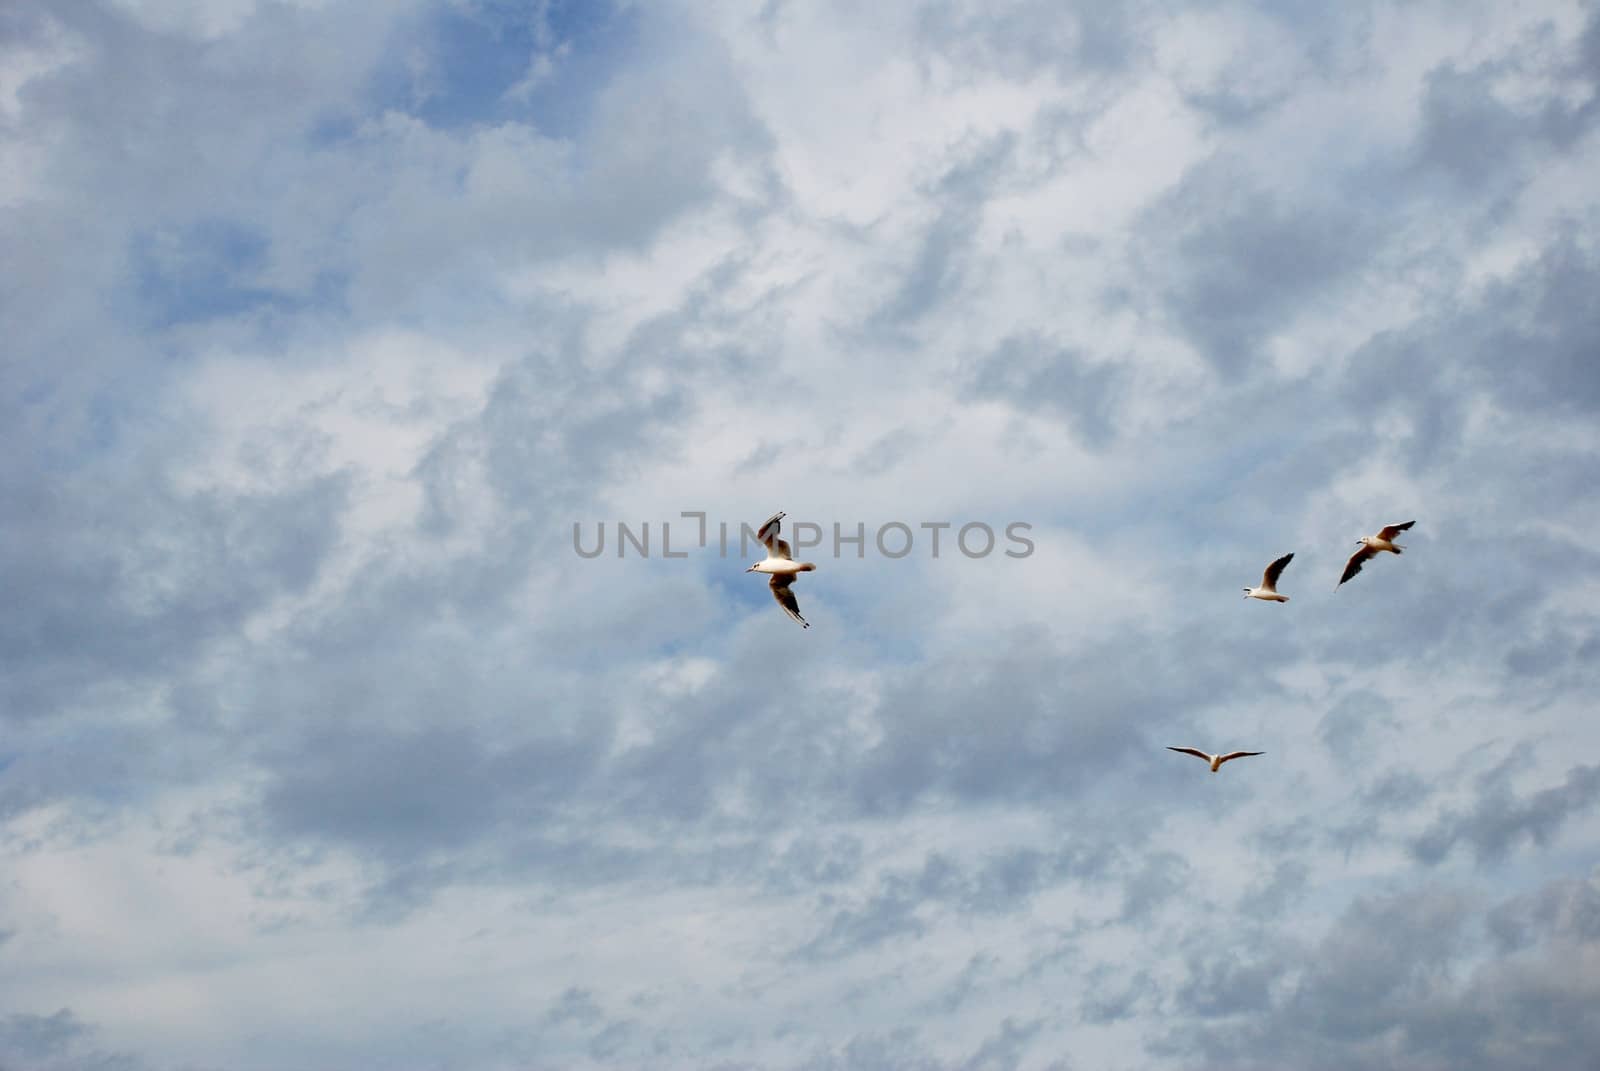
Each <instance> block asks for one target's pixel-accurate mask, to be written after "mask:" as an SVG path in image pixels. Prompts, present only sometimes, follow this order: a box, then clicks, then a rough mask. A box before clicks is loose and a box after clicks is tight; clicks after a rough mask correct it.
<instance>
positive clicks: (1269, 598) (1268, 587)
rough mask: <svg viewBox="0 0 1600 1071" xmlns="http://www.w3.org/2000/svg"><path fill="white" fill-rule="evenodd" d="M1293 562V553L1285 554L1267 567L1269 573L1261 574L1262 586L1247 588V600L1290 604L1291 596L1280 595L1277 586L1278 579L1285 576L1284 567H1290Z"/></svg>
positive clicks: (1245, 591)
mask: <svg viewBox="0 0 1600 1071" xmlns="http://www.w3.org/2000/svg"><path fill="white" fill-rule="evenodd" d="M1293 560H1294V555H1293V554H1292V553H1290V554H1285V555H1284V556H1283V557H1281V558H1279V559H1278V560H1277V561H1275V562H1273V563H1272V564H1271V565H1269V566H1267V571H1266V572H1264V573H1262V574H1261V586H1260V587H1256V588H1245V589H1244V597H1245V598H1247V599H1261V600H1263V601H1264V602H1288V601H1289V596H1287V595H1279V594H1278V587H1277V585H1278V577H1280V576H1282V575H1283V569H1284V566H1286V565H1288V564H1289V563H1290V562H1292V561H1293Z"/></svg>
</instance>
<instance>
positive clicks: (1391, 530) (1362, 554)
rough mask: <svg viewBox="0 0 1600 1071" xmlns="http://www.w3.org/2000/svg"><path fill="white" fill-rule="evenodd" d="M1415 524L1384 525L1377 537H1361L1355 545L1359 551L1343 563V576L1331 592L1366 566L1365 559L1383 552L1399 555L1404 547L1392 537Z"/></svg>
mask: <svg viewBox="0 0 1600 1071" xmlns="http://www.w3.org/2000/svg"><path fill="white" fill-rule="evenodd" d="M1416 523H1417V522H1416V521H1407V522H1406V523H1405V524H1386V525H1384V526H1383V527H1382V528H1380V529H1378V534H1377V535H1369V536H1362V537H1361V538H1360V539H1358V540H1356V542H1357V543H1360V544H1361V549H1360V550H1358V551H1356V552H1355V553H1354V554H1352V555H1350V560H1349V561H1347V562H1345V563H1344V575H1343V576H1341V577H1340V578H1339V583H1337V584H1335V585H1334V586H1333V590H1335V591H1338V590H1339V588H1341V587H1342V586H1343V585H1344V582H1345V581H1346V580H1349V579H1350V578H1351V577H1353V576H1355V575H1356V574H1357V573H1359V572H1360V571H1361V567H1362V566H1363V565H1365V564H1367V559H1369V558H1375V557H1377V556H1378V555H1379V554H1380V553H1382V552H1383V551H1388V552H1389V553H1391V554H1399V553H1400V552H1401V551H1402V550H1405V549H1406V548H1405V547H1402V546H1400V544H1398V543H1396V542H1395V541H1394V537H1395V536H1397V535H1399V534H1400V533H1401V532H1404V531H1405V530H1406V529H1407V528H1410V527H1411V526H1412V525H1413V524H1416Z"/></svg>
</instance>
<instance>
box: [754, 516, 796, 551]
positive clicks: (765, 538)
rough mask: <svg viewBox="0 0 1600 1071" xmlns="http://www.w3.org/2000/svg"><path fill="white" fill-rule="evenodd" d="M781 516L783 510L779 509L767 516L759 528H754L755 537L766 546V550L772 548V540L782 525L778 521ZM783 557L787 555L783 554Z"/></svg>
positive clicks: (781, 518) (775, 537)
mask: <svg viewBox="0 0 1600 1071" xmlns="http://www.w3.org/2000/svg"><path fill="white" fill-rule="evenodd" d="M783 518H784V514H783V511H782V510H779V511H778V512H777V513H774V514H773V515H772V516H770V517H768V518H767V519H766V522H765V523H764V524H762V526H761V527H760V528H758V529H756V538H757V539H759V540H760V541H761V545H762V546H764V547H766V548H767V550H768V551H771V550H772V541H773V540H774V539H777V538H778V529H779V528H781V527H783V526H782V525H781V524H780V523H779V522H780V521H782V520H783ZM785 557H788V555H785Z"/></svg>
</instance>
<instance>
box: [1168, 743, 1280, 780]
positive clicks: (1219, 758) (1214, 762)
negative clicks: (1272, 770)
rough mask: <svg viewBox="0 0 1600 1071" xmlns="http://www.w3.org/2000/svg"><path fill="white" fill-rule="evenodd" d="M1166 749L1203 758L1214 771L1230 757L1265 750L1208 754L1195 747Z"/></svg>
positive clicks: (1236, 757)
mask: <svg viewBox="0 0 1600 1071" xmlns="http://www.w3.org/2000/svg"><path fill="white" fill-rule="evenodd" d="M1167 750H1168V751H1176V752H1178V753H1180V754H1183V755H1193V756H1194V757H1195V758H1197V759H1205V760H1206V761H1207V762H1209V763H1210V764H1211V772H1212V773H1216V772H1217V771H1218V770H1220V769H1221V768H1222V764H1223V763H1225V762H1227V761H1228V760H1230V759H1243V758H1247V757H1249V756H1251V755H1265V754H1266V752H1265V751H1230V752H1228V753H1227V754H1226V755H1208V754H1207V753H1206V752H1204V751H1201V750H1200V749H1199V748H1197V747H1170V746H1169V747H1168V748H1167Z"/></svg>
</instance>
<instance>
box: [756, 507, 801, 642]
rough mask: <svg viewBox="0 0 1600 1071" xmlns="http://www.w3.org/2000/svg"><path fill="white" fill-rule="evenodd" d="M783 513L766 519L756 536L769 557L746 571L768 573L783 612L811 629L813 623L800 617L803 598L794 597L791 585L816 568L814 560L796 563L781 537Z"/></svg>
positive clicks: (768, 582) (773, 594)
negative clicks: (801, 575) (779, 533)
mask: <svg viewBox="0 0 1600 1071" xmlns="http://www.w3.org/2000/svg"><path fill="white" fill-rule="evenodd" d="M783 518H784V514H783V513H782V512H779V513H774V514H773V515H772V516H771V517H768V518H767V522H766V523H765V524H763V525H762V526H761V528H760V530H759V531H757V532H756V538H757V539H759V540H761V544H762V546H764V547H766V548H767V556H766V557H765V558H763V559H762V560H761V561H758V562H756V563H755V564H754V565H752V566H751V567H750V568H748V569H746V570H745V572H747V573H766V574H768V575H769V576H770V577H771V578H772V579H771V580H769V581H767V586H768V587H770V588H771V589H772V597H773V598H774V599H777V600H778V605H779V606H781V607H783V612H784V613H786V614H788V615H789V616H790V617H792V618H794V619H795V620H796V621H798V622H800V627H801V628H810V627H811V622H809V621H807V620H806V619H805V618H803V617H801V616H800V600H799V599H797V598H795V595H794V592H793V591H792V590H791V589H790V587H789V585H790V584H793V583H794V581H795V577H797V576H798V575H800V574H801V573H809V572H811V570H813V569H815V568H816V564H815V563H813V562H797V561H795V560H794V559H792V558H790V557H789V544H788V543H787V542H786V541H784V540H782V539H779V538H778V530H779V528H781V527H782V525H781V524H780V522H781V521H782V520H783Z"/></svg>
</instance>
